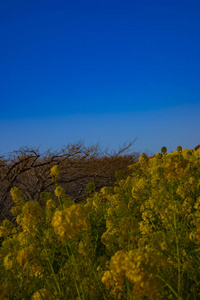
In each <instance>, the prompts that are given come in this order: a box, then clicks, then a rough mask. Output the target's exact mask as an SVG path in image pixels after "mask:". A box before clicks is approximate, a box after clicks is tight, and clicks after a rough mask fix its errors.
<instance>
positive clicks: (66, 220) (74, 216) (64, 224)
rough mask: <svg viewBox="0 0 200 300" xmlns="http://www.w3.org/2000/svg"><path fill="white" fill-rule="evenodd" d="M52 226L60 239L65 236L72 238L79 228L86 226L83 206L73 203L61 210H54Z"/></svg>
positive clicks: (82, 228)
mask: <svg viewBox="0 0 200 300" xmlns="http://www.w3.org/2000/svg"><path fill="white" fill-rule="evenodd" d="M52 226H53V227H54V231H55V233H56V234H58V235H59V236H60V237H61V238H62V239H63V238H65V237H66V236H68V237H69V238H72V236H73V235H76V234H78V233H79V231H80V230H84V229H86V228H87V222H86V213H85V210H84V207H81V206H79V205H75V204H73V205H71V206H70V207H68V208H67V209H64V210H63V211H56V212H55V214H54V216H53V220H52Z"/></svg>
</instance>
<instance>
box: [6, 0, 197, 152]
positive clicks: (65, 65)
mask: <svg viewBox="0 0 200 300" xmlns="http://www.w3.org/2000/svg"><path fill="white" fill-rule="evenodd" d="M199 16H200V2H199V1H198V0H190V1H189V0H188V1H186V0H183V1H177V0H173V1H164V0H163V1H162V0H158V1H152V0H151V1H147V0H143V1H142V0H141V1H133V0H132V1H127V0H123V1H122V0H121V1H117V0H115V1H111V0H106V1H105V0H100V1H99V0H93V1H91V0H88V1H87V0H86V1H76V0H73V1H66V0H65V1H61V0H56V1H50V0H49V1H46V0H35V1H32V0H29V1H27V0H2V1H1V2H0V45H1V46H0V104H1V106H0V108H1V109H0V154H1V155H2V154H7V153H8V152H10V151H13V150H17V149H19V148H20V147H22V146H29V147H38V146H40V147H41V150H42V151H43V150H45V149H48V148H54V149H57V148H59V147H61V146H63V145H67V144H68V143H73V142H77V141H79V140H82V141H83V140H84V141H85V144H86V145H89V144H95V143H97V142H99V143H100V144H101V145H102V146H103V147H106V146H109V147H110V149H113V150H117V149H118V147H119V146H120V145H122V144H124V143H125V142H129V141H131V140H134V139H135V138H137V141H136V142H135V144H134V147H133V150H134V151H140V152H141V153H142V152H147V151H148V152H149V153H156V152H159V151H160V148H161V147H162V146H166V147H167V148H168V151H171V150H175V148H176V147H177V146H178V145H181V146H182V147H183V148H194V147H195V146H196V145H197V144H200V135H199V132H200V117H199V116H200V72H199V70H200V59H199V53H200V19H199Z"/></svg>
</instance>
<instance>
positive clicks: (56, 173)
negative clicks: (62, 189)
mask: <svg viewBox="0 0 200 300" xmlns="http://www.w3.org/2000/svg"><path fill="white" fill-rule="evenodd" d="M60 173H61V169H60V166H58V165H55V166H53V167H52V168H51V172H50V174H51V177H52V181H56V180H57V179H59V176H60Z"/></svg>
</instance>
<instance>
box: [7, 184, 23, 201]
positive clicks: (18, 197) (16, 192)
mask: <svg viewBox="0 0 200 300" xmlns="http://www.w3.org/2000/svg"><path fill="white" fill-rule="evenodd" d="M10 194H11V197H12V199H13V201H14V203H15V204H16V205H20V204H24V203H25V201H24V198H23V195H22V192H21V191H20V189H19V188H17V187H13V188H11V190H10Z"/></svg>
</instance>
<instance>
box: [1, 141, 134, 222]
mask: <svg viewBox="0 0 200 300" xmlns="http://www.w3.org/2000/svg"><path fill="white" fill-rule="evenodd" d="M134 142H135V140H134V141H132V142H130V143H128V144H125V145H123V147H121V148H120V149H119V151H117V152H111V153H109V152H108V149H105V150H103V149H102V148H101V147H100V145H99V144H96V145H92V146H89V147H85V146H84V143H83V142H78V143H75V144H68V145H67V146H65V147H63V148H62V149H61V150H58V151H55V152H52V151H51V150H48V151H46V152H44V153H40V152H39V150H38V149H29V148H28V147H25V148H20V149H19V150H17V151H14V152H12V153H11V154H10V155H9V157H8V158H7V159H5V158H4V157H3V156H2V157H0V220H3V219H6V218H7V219H10V220H14V217H13V215H12V214H11V212H10V209H11V207H12V206H13V201H12V199H11V196H10V190H11V188H12V187H13V186H16V187H18V188H20V190H21V191H22V192H23V196H24V199H25V201H29V200H35V201H39V202H40V204H41V205H42V206H44V203H42V201H41V200H40V197H39V196H40V193H41V192H44V191H49V192H53V190H54V188H55V186H54V183H53V182H52V180H51V177H50V169H51V168H52V167H53V166H54V165H56V164H57V165H59V166H60V167H61V170H62V173H61V177H60V184H61V185H62V187H64V188H65V190H66V194H67V196H69V197H71V198H72V200H73V201H74V202H79V201H82V200H84V199H85V198H86V196H87V190H86V185H87V184H88V182H93V183H94V184H95V186H96V190H97V191H98V190H100V189H101V188H102V187H103V186H106V185H113V184H114V182H115V180H116V178H115V172H116V171H117V170H123V169H125V168H127V166H128V165H130V164H133V163H135V162H136V161H137V160H138V156H139V155H138V153H135V152H133V153H131V154H126V153H127V151H130V149H131V147H132V146H133V144H134Z"/></svg>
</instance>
